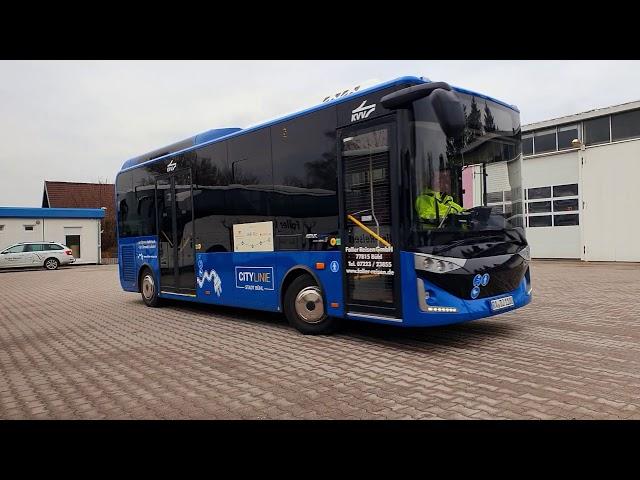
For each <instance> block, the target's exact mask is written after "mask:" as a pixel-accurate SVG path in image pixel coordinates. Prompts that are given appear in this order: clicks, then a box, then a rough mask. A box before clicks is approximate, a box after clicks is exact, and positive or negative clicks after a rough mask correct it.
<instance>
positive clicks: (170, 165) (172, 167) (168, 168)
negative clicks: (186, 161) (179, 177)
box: [167, 160, 178, 173]
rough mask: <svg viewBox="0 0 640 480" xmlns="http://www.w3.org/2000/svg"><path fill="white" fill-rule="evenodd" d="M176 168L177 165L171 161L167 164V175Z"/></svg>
mask: <svg viewBox="0 0 640 480" xmlns="http://www.w3.org/2000/svg"><path fill="white" fill-rule="evenodd" d="M177 166H178V164H177V163H176V162H175V161H173V160H171V161H170V162H169V164H168V165H167V173H169V172H173V171H174V170H175V169H176V167H177Z"/></svg>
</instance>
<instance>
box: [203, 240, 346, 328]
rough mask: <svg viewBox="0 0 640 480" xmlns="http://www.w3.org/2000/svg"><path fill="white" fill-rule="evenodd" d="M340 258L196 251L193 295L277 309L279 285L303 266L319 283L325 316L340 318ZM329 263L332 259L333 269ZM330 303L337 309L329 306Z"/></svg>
mask: <svg viewBox="0 0 640 480" xmlns="http://www.w3.org/2000/svg"><path fill="white" fill-rule="evenodd" d="M340 257H341V255H340V251H309V252H304V251H303V252H299V251H296V252H294V251H291V252H287V251H280V252H251V253H240V252H216V253H198V254H196V289H197V298H198V300H199V301H201V302H206V303H214V304H219V305H230V306H235V307H245V308H255V309H257V310H269V311H273V312H277V311H280V310H281V288H280V287H281V285H282V283H283V281H284V279H285V276H286V274H287V273H289V272H290V271H291V270H292V269H294V268H296V267H303V268H304V269H305V270H307V271H308V272H309V273H311V274H312V275H313V276H315V277H316V279H317V281H318V283H319V284H320V287H321V288H322V291H323V292H324V295H325V299H326V304H327V311H328V313H329V315H332V316H337V317H341V316H343V314H344V310H343V299H342V296H343V295H342V281H341V278H342V265H341V263H342V261H341V258H340ZM316 262H322V263H324V264H325V268H324V269H322V270H318V269H316V268H315V264H316ZM332 262H336V263H333V269H332V268H331V266H332ZM336 265H337V267H336ZM214 272H215V273H214ZM216 283H217V284H218V285H217V286H218V288H216ZM334 302H335V303H338V305H339V307H338V308H333V307H331V303H334Z"/></svg>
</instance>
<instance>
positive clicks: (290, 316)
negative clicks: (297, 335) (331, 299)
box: [283, 275, 337, 335]
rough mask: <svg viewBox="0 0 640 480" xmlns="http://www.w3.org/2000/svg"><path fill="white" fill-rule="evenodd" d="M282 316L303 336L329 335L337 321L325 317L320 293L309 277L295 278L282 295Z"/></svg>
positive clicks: (324, 307) (325, 311) (325, 313)
mask: <svg viewBox="0 0 640 480" xmlns="http://www.w3.org/2000/svg"><path fill="white" fill-rule="evenodd" d="M283 307H284V314H285V316H286V317H287V320H288V321H289V323H290V324H291V325H292V326H293V327H295V328H296V329H297V330H298V331H300V332H301V333H304V334H305V335H323V334H327V333H331V332H332V331H333V330H334V329H335V326H336V322H337V319H335V318H333V317H330V316H328V315H327V309H326V306H325V302H324V298H323V297H322V291H321V290H320V287H319V286H318V285H317V284H316V282H315V281H314V280H313V278H312V277H311V276H310V275H302V276H300V277H298V278H296V279H295V280H294V281H293V282H291V285H289V288H287V291H286V292H285V294H284V305H283Z"/></svg>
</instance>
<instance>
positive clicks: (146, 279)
mask: <svg viewBox="0 0 640 480" xmlns="http://www.w3.org/2000/svg"><path fill="white" fill-rule="evenodd" d="M140 294H141V295H142V301H143V302H144V303H145V305H146V306H147V307H158V306H159V305H160V297H158V288H157V286H156V282H155V280H154V279H153V273H151V270H149V269H148V268H145V269H144V270H143V271H142V273H141V275H140Z"/></svg>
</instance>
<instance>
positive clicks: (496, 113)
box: [407, 92, 525, 257]
mask: <svg viewBox="0 0 640 480" xmlns="http://www.w3.org/2000/svg"><path fill="white" fill-rule="evenodd" d="M457 95H458V97H459V98H460V99H461V101H462V103H463V109H464V113H465V118H466V126H465V129H464V132H463V133H462V134H461V135H460V136H458V137H455V138H454V137H447V136H446V135H445V133H444V132H443V131H442V128H441V126H440V123H439V122H438V119H437V118H436V115H435V113H434V111H433V108H432V106H431V103H430V101H429V99H428V97H427V98H423V99H420V100H417V101H415V102H413V108H412V110H411V113H412V118H411V121H410V131H411V132H412V139H411V140H412V141H411V147H412V155H411V157H412V158H411V162H410V171H411V174H410V175H409V178H410V183H411V187H410V191H411V195H410V199H411V202H412V203H411V205H410V206H409V210H410V214H409V219H410V223H409V228H410V231H409V232H408V235H407V243H408V246H409V248H412V249H415V250H418V251H422V252H425V253H433V252H434V251H437V252H440V253H444V252H446V255H449V256H461V257H470V256H477V255H481V254H482V253H481V251H484V250H487V251H488V249H490V250H491V252H492V253H491V254H492V255H494V254H499V253H506V252H512V251H516V250H517V246H518V245H524V244H525V239H524V230H523V228H522V225H523V220H522V182H521V168H522V156H521V146H520V119H519V114H518V113H517V112H516V111H514V110H512V109H510V108H508V107H506V106H502V105H500V104H498V103H496V102H493V101H491V100H488V99H485V98H481V97H476V96H472V95H467V94H462V93H459V92H457ZM496 243H499V244H504V247H503V248H502V250H504V252H502V250H501V249H500V248H497V249H496V247H495V244H496ZM496 252H497V253H496Z"/></svg>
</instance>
